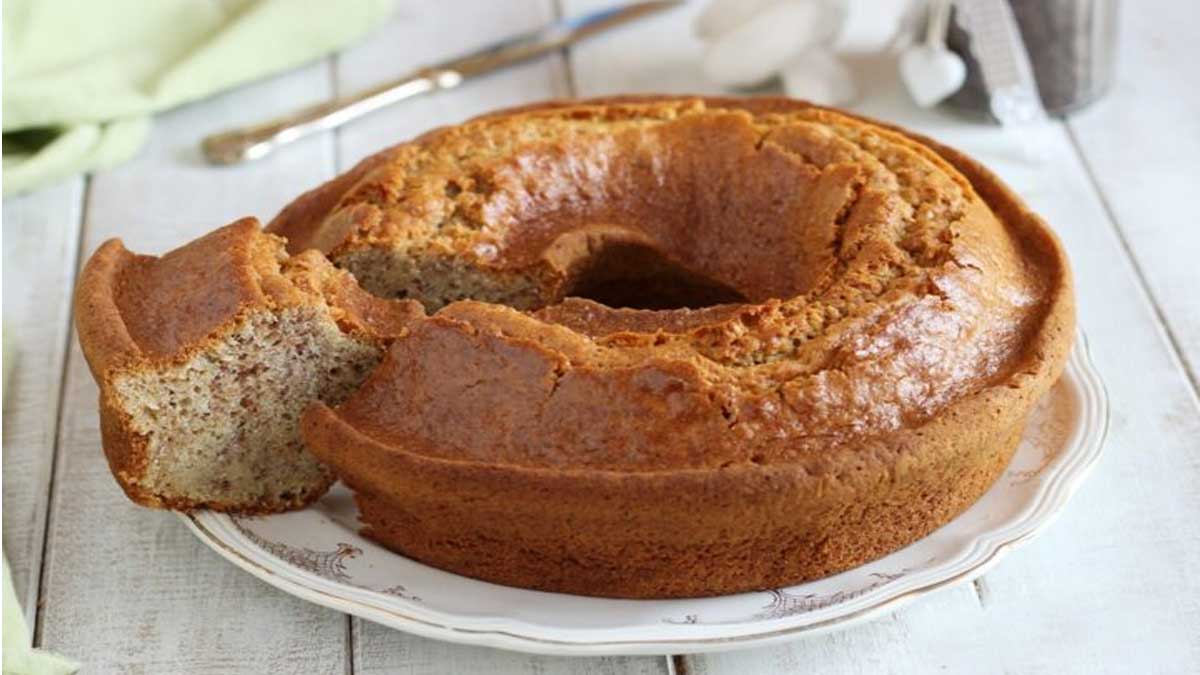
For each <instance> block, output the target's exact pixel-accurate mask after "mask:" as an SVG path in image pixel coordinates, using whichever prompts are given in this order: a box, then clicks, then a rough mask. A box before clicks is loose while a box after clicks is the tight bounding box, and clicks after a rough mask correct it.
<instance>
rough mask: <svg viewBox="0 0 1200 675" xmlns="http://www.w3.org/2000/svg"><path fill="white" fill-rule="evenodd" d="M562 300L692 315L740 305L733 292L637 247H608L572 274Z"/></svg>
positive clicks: (645, 249) (726, 286)
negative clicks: (687, 311) (690, 311)
mask: <svg viewBox="0 0 1200 675" xmlns="http://www.w3.org/2000/svg"><path fill="white" fill-rule="evenodd" d="M563 295H564V296H573V297H577V298H586V299H588V300H593V301H595V302H599V303H601V304H604V305H608V306H609V307H619V308H620V307H623V308H629V309H680V308H689V309H696V308H699V307H709V306H712V305H722V304H727V303H735V302H745V301H746V297H745V296H744V295H742V294H741V293H739V292H738V291H737V290H736V289H734V288H731V287H730V286H728V285H726V284H723V283H721V282H720V281H717V280H715V279H711V278H708V277H706V276H704V275H702V274H699V273H697V272H694V271H692V270H689V269H687V268H686V267H684V266H682V265H680V264H678V263H676V262H674V261H672V260H670V259H668V258H667V257H666V256H664V255H663V254H662V253H660V252H659V251H657V250H655V249H653V248H651V247H649V246H645V245H642V244H636V243H620V244H609V245H607V246H604V247H602V248H600V249H599V250H596V251H593V252H592V254H591V255H589V256H588V257H587V258H586V259H584V260H582V261H580V262H579V263H577V265H576V266H575V269H573V270H572V275H571V279H570V281H569V283H568V285H567V288H566V292H565V293H563Z"/></svg>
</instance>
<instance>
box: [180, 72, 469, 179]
mask: <svg viewBox="0 0 1200 675" xmlns="http://www.w3.org/2000/svg"><path fill="white" fill-rule="evenodd" d="M462 80H463V77H462V74H461V73H459V72H458V71H456V70H452V69H446V68H424V69H421V70H418V71H417V72H415V73H413V74H412V75H409V76H408V77H404V78H401V79H399V80H396V81H393V82H388V83H387V84H383V85H380V86H378V87H375V88H373V89H368V90H367V91H364V92H362V93H360V94H356V95H354V96H347V97H344V98H338V99H334V100H332V101H329V102H327V103H320V104H317V105H314V106H309V107H307V108H303V109H301V110H297V111H296V112H294V113H292V114H290V115H286V116H284V117H280V118H277V119H274V120H270V121H268V122H263V123H260V124H255V125H252V126H248V127H242V128H239V129H231V130H229V131H223V132H221V133H218V134H213V135H211V136H207V137H205V139H204V140H203V141H202V142H201V143H200V147H201V149H202V150H203V151H204V157H205V158H206V159H207V160H208V161H209V163H211V164H237V163H238V162H244V161H248V160H252V159H258V158H260V157H265V156H266V155H268V154H270V153H271V152H272V151H274V150H275V149H276V148H278V147H280V146H282V145H287V144H288V143H291V142H292V141H295V140H298V139H301V138H304V137H306V136H311V135H312V134H315V133H317V132H318V131H326V130H328V129H334V128H336V127H339V126H341V125H343V124H345V123H347V122H349V121H351V120H355V119H358V118H359V117H362V116H363V115H366V114H368V113H372V112H375V111H376V110H379V109H380V108H383V107H385V106H389V105H391V104H393V103H396V102H398V101H403V100H404V99H407V98H412V97H414V96H420V95H421V94H426V93H429V92H431V91H437V90H440V89H452V88H454V87H457V86H458V85H459V84H461V83H462Z"/></svg>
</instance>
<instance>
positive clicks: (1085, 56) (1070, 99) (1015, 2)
mask: <svg viewBox="0 0 1200 675" xmlns="http://www.w3.org/2000/svg"><path fill="white" fill-rule="evenodd" d="M1118 4H1119V3H1118V0H1009V5H1010V6H1011V7H1012V11H1013V15H1014V17H1015V18H1016V20H1017V24H1018V25H1019V27H1020V30H1021V37H1022V39H1023V40H1024V41H1025V48H1026V49H1027V50H1028V52H1029V60H1030V62H1031V64H1032V66H1033V74H1034V78H1035V79H1036V80H1037V84H1038V92H1039V94H1040V95H1041V98H1042V104H1043V105H1044V106H1045V108H1046V112H1048V113H1050V114H1051V115H1058V116H1063V115H1067V114H1069V113H1071V112H1073V111H1075V110H1078V109H1080V108H1082V107H1084V106H1086V105H1088V104H1090V103H1092V102H1093V101H1095V100H1096V99H1098V98H1100V97H1101V96H1103V95H1104V93H1105V92H1106V91H1108V88H1109V86H1110V85H1111V84H1112V80H1113V64H1114V61H1115V60H1116V58H1115V57H1116V50H1117V44H1116V43H1117V8H1118ZM970 40H971V36H970V34H969V33H968V32H967V31H965V30H963V28H962V27H961V25H959V24H958V23H957V22H954V21H952V22H951V26H950V31H949V34H948V36H947V44H948V46H949V47H950V49H952V50H954V51H955V52H957V53H958V54H959V55H960V56H962V58H963V59H964V61H966V64H967V79H966V82H965V83H964V84H963V87H962V89H960V90H959V91H958V92H957V93H955V94H954V95H953V96H951V97H950V98H949V99H947V101H946V102H947V103H949V104H950V105H953V106H956V107H960V108H965V109H968V110H972V111H977V112H979V113H982V114H985V115H989V116H990V114H991V113H990V112H988V111H989V106H988V94H987V91H986V90H985V89H984V86H983V78H982V77H981V75H980V69H979V63H978V61H976V59H975V57H974V56H973V55H972V53H971V50H970Z"/></svg>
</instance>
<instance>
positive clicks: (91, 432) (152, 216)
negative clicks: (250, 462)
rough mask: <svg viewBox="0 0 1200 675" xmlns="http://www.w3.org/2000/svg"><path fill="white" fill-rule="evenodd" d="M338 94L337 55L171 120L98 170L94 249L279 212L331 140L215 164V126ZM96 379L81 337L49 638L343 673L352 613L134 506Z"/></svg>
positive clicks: (183, 660) (142, 663) (169, 667)
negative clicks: (301, 593)
mask: <svg viewBox="0 0 1200 675" xmlns="http://www.w3.org/2000/svg"><path fill="white" fill-rule="evenodd" d="M329 94H330V71H329V65H328V63H327V62H322V63H317V64H314V65H312V66H311V67H307V68H303V69H300V70H298V71H295V72H292V73H289V74H287V75H284V76H281V77H278V78H274V79H272V80H269V81H266V82H263V83H259V84H255V85H252V86H250V87H247V88H244V89H241V90H239V91H236V92H232V93H230V94H227V95H224V96H220V97H218V98H216V99H214V100H211V101H207V102H204V103H199V104H196V105H193V106H189V107H186V108H183V109H180V110H177V111H175V112H172V113H169V114H166V115H163V116H162V117H161V118H160V119H159V120H158V122H157V124H156V128H155V129H154V132H153V134H152V136H151V139H150V143H149V146H148V147H147V148H146V149H145V151H144V152H143V153H142V154H141V156H139V157H138V158H137V159H135V160H134V161H132V162H130V163H129V164H127V165H125V166H122V167H119V168H117V169H114V170H112V171H108V172H104V173H101V174H98V175H96V176H95V177H94V178H93V179H92V185H91V193H90V198H89V200H88V208H87V211H86V213H85V214H84V222H85V228H84V250H85V252H86V253H91V251H93V250H94V249H95V248H96V246H97V245H98V244H99V243H100V242H101V241H103V240H104V239H107V238H108V237H111V236H117V235H119V236H121V237H123V238H124V239H125V240H126V243H127V244H128V246H129V247H130V248H131V249H132V250H135V251H143V252H162V251H165V250H167V249H170V248H173V247H174V246H177V245H179V244H181V243H183V242H185V241H188V240H190V239H192V238H193V237H195V236H197V235H199V234H202V233H204V232H207V231H209V230H211V229H213V228H215V227H217V226H220V225H223V224H225V223H227V222H229V221H230V220H233V219H234V218H236V217H239V216H242V215H247V214H255V215H259V216H260V217H270V216H271V215H273V214H274V212H275V211H276V210H277V209H278V208H279V207H280V206H281V205H282V204H284V203H285V202H286V201H287V200H288V199H289V198H290V197H292V196H294V195H295V194H296V193H298V192H299V191H300V190H301V188H302V187H303V186H305V185H308V184H310V183H312V182H315V181H317V180H319V179H321V178H323V177H325V176H327V175H329V174H330V173H331V172H332V147H331V144H330V142H329V139H328V138H314V139H309V140H308V141H305V142H302V143H299V144H297V145H295V146H292V147H289V148H286V149H284V150H282V151H280V152H279V153H278V154H277V155H273V156H272V157H270V158H268V159H267V160H264V161H262V162H259V163H256V164H251V165H246V166H239V167H232V168H224V169H214V168H209V167H207V166H204V165H203V164H202V162H201V160H200V156H199V153H198V150H197V146H196V144H197V141H198V140H199V139H200V137H201V136H202V135H204V134H205V133H206V132H210V131H214V130H216V129H218V128H221V127H225V126H228V125H231V124H238V123H246V122H251V121H254V120H258V119H261V118H263V117H264V116H270V115H273V114H279V113H282V112H285V111H287V110H289V109H291V108H294V107H296V106H298V105H303V104H307V103H311V102H314V101H317V100H321V99H324V98H326V97H327V96H328V95H329ZM96 395H97V392H96V386H95V384H94V383H93V382H92V378H91V375H90V374H89V373H88V371H87V367H86V364H85V363H84V360H83V358H82V356H81V354H80V352H79V350H78V345H77V344H76V343H74V341H73V349H72V351H71V353H70V357H69V362H68V371H67V384H66V391H65V398H64V410H63V419H62V423H61V427H60V432H59V433H60V444H59V445H60V448H59V455H58V466H57V471H56V476H55V486H56V488H55V491H54V496H53V499H52V504H51V508H52V511H51V523H52V531H51V532H50V536H49V540H48V545H47V551H46V562H45V564H46V573H45V588H44V592H43V596H44V597H45V600H46V604H45V608H44V610H43V619H42V644H43V645H45V646H46V647H48V648H51V649H54V650H56V651H60V652H62V653H65V654H69V655H71V656H72V657H74V658H76V659H78V660H80V661H82V662H83V663H84V664H85V667H86V668H87V670H88V672H146V673H176V672H179V673H183V672H189V673H190V672H203V673H294V672H341V671H342V670H344V669H345V667H346V662H347V654H348V649H347V640H346V634H347V622H346V620H345V618H344V617H343V616H342V615H340V614H338V613H336V612H333V611H330V610H326V609H322V608H319V607H316V606H314V605H311V604H308V603H306V602H303V601H300V600H297V599H295V598H292V597H290V596H287V595H285V594H283V593H280V592H278V591H276V590H274V589H272V588H270V587H268V586H266V585H265V584H263V583H261V582H259V581H257V580H255V579H253V578H251V577H250V576H249V575H247V574H245V573H244V572H242V571H240V570H238V569H237V568H236V567H234V566H232V565H230V564H228V563H227V562H225V561H224V560H222V559H220V558H219V557H218V556H217V555H216V554H215V553H213V552H211V551H209V550H208V549H207V548H205V547H204V545H203V544H201V543H200V542H199V541H198V540H196V539H195V538H194V537H193V536H192V535H191V534H190V533H189V532H188V531H187V530H186V528H185V527H184V525H183V524H182V522H181V521H180V520H179V519H178V518H177V517H176V516H174V515H173V514H170V513H168V512H164V511H155V510H150V509H144V508H141V507H137V506H134V505H133V504H131V503H130V502H128V501H127V500H126V499H125V497H124V495H123V494H122V493H121V491H120V489H119V488H118V487H117V485H116V483H115V481H114V480H113V479H112V477H111V476H110V475H109V472H108V468H107V465H106V463H105V460H104V457H103V454H102V452H101V449H100V437H99V433H98V421H97V416H96Z"/></svg>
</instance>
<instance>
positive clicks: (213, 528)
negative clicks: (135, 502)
mask: <svg viewBox="0 0 1200 675" xmlns="http://www.w3.org/2000/svg"><path fill="white" fill-rule="evenodd" d="M1077 338H1078V339H1077V340H1076V343H1075V347H1074V348H1073V349H1072V351H1071V355H1070V357H1069V358H1068V361H1067V366H1066V369H1065V370H1064V375H1066V374H1067V373H1068V372H1069V373H1071V375H1073V376H1074V377H1075V378H1076V379H1077V381H1078V387H1077V390H1078V393H1079V410H1078V412H1077V418H1078V419H1079V422H1078V423H1077V424H1078V426H1079V428H1080V430H1079V432H1077V437H1076V438H1075V439H1073V440H1072V441H1071V442H1070V443H1069V446H1068V447H1067V448H1065V451H1064V453H1063V455H1062V456H1061V458H1060V459H1059V460H1057V461H1055V462H1054V466H1052V467H1048V469H1049V470H1048V473H1047V475H1046V480H1045V482H1044V484H1043V485H1042V487H1041V489H1039V490H1038V491H1037V492H1036V493H1035V494H1033V495H1031V496H1030V497H1029V498H1028V500H1029V503H1028V504H1025V505H1023V507H1022V508H1021V510H1020V511H1019V513H1018V514H1017V515H1016V516H1014V517H1012V518H1011V519H1010V520H1009V521H1008V522H1005V523H1001V524H1000V525H999V526H998V527H996V528H994V529H989V530H985V531H983V532H980V533H978V534H976V535H975V537H974V539H973V541H972V542H971V543H970V544H967V545H965V546H963V547H962V548H963V552H962V553H960V554H958V555H956V556H954V557H953V558H952V559H950V560H947V561H945V562H943V563H940V564H937V565H933V566H931V567H928V568H925V569H923V570H920V571H919V572H917V573H915V574H913V575H912V576H911V578H910V579H908V580H906V581H907V583H904V584H897V585H896V586H895V587H893V586H891V585H890V584H888V583H884V584H879V585H878V586H877V587H875V588H872V589H870V590H868V591H866V592H864V593H863V594H862V597H861V598H860V600H861V601H860V602H858V603H848V604H851V605H854V604H858V605H861V606H858V607H853V608H852V607H846V608H843V610H842V611H841V612H840V613H838V611H837V607H836V606H835V607H833V611H831V612H826V614H829V615H828V616H825V617H824V618H819V616H820V615H821V612H814V614H817V615H818V616H817V617H807V616H803V615H801V616H799V617H789V618H785V619H763V620H761V621H758V622H738V623H732V624H725V625H723V626H721V630H722V631H723V633H724V634H722V635H694V636H691V637H688V636H686V635H683V636H680V637H668V638H660V639H640V640H639V639H607V638H603V637H599V636H604V635H605V634H606V633H618V634H619V633H621V632H622V631H624V632H628V631H629V630H630V628H620V627H618V628H602V629H597V628H575V629H556V630H551V629H549V628H548V627H545V626H539V625H536V624H533V623H529V622H527V621H523V620H519V619H510V618H505V617H464V616H455V615H449V614H447V613H446V612H442V611H440V610H433V609H428V608H424V607H421V606H420V605H419V603H414V602H408V603H406V604H404V605H403V606H399V605H400V604H401V602H402V601H401V600H400V599H397V598H387V596H379V594H378V593H377V592H375V593H372V592H371V591H370V590H367V589H362V588H359V587H356V586H353V585H351V584H348V583H339V582H336V581H332V580H329V579H324V578H321V577H319V576H317V575H315V574H312V573H311V572H308V571H306V570H302V569H299V568H297V567H295V566H294V565H290V564H288V563H287V562H285V561H282V560H280V559H279V558H278V557H275V556H273V555H272V554H270V553H269V552H266V551H264V550H262V549H261V547H257V546H254V545H253V544H252V543H250V542H249V539H248V538H247V537H245V535H244V534H243V533H242V532H240V531H238V526H237V525H236V524H235V523H234V521H233V520H232V519H231V518H230V517H229V516H228V515H226V514H220V513H215V512H207V511H204V512H198V513H186V514H184V513H181V514H179V515H180V517H181V518H182V519H183V520H184V522H185V523H187V525H188V527H189V529H191V530H192V532H193V533H195V534H196V536H197V537H198V538H199V539H200V540H201V541H203V542H204V543H205V544H206V545H208V546H209V547H210V548H212V549H213V550H215V551H216V552H217V553H218V554H220V555H221V556H222V557H224V558H225V559H226V560H229V561H230V562H232V563H233V564H234V565H236V566H238V567H240V568H242V569H243V570H245V571H247V572H249V573H250V574H252V575H254V576H255V577H258V578H259V579H261V580H263V581H265V582H266V583H268V584H270V585H272V586H275V587H276V588H279V589H280V590H283V591H284V592H287V593H289V594H291V595H294V596H297V597H299V598H302V599H304V600H307V601H309V602H313V603H316V604H318V605H322V606H325V607H330V608H332V609H336V610H339V611H342V612H345V613H348V614H353V615H356V616H359V617H362V618H364V619H367V620H370V621H373V622H376V623H380V624H383V625H386V626H389V627H391V628H395V629H398V630H402V631H405V632H408V633H412V634H414V635H419V636H421V637H427V638H434V639H438V640H445V641H448V642H457V643H464V644H473V645H481V646H487V647H497V648H502V649H510V650H516V651H523V652H533V653H541V654H559V655H577V656H599V655H610V654H671V653H679V652H690V653H697V652H714V651H724V650H730V649H742V648H747V647H750V646H764V645H768V644H775V643H779V642H784V641H788V640H793V639H796V638H798V637H800V636H802V635H813V634H819V633H824V632H828V631H831V630H834V629H841V628H844V627H847V626H849V625H852V624H856V623H861V622H864V621H867V620H870V619H872V618H874V617H877V616H879V615H880V614H883V613H886V612H891V611H894V610H896V609H898V608H899V607H901V606H903V605H905V604H907V603H908V602H909V601H911V600H913V599H915V598H917V597H919V596H922V595H925V594H927V593H930V592H932V591H936V590H939V589H942V588H946V587H949V586H953V585H956V584H960V583H964V582H967V581H970V580H973V579H975V578H977V577H979V576H981V575H983V574H984V573H986V572H987V571H988V570H989V569H991V568H992V567H993V566H994V565H995V564H996V563H997V562H999V560H1000V559H1001V558H1002V557H1003V556H1004V555H1006V554H1007V553H1008V552H1010V551H1012V550H1014V549H1016V548H1018V547H1020V546H1021V545H1024V544H1026V543H1028V542H1029V541H1031V540H1032V539H1033V538H1035V537H1036V536H1037V535H1038V534H1040V533H1041V532H1043V531H1044V530H1045V529H1046V528H1048V527H1049V526H1050V524H1051V523H1052V522H1053V521H1054V519H1055V517H1056V516H1057V515H1058V514H1059V513H1060V512H1061V511H1062V509H1063V507H1064V506H1065V505H1066V504H1067V502H1068V501H1069V500H1070V497H1071V496H1072V495H1073V494H1074V492H1075V491H1076V490H1077V489H1078V488H1079V486H1080V485H1081V484H1082V483H1083V481H1084V479H1085V478H1086V477H1087V475H1088V474H1089V473H1090V470H1091V469H1092V467H1094V466H1095V464H1096V462H1097V460H1098V459H1099V457H1100V455H1101V452H1102V449H1103V446H1104V441H1105V439H1106V438H1107V435H1108V428H1109V402H1108V392H1107V390H1106V388H1105V386H1104V382H1103V381H1102V380H1101V379H1100V375H1099V373H1098V372H1097V371H1096V369H1095V365H1094V364H1093V363H1092V360H1091V356H1090V352H1089V348H1088V343H1087V338H1086V336H1085V335H1084V334H1083V333H1082V331H1079V332H1078V333H1077ZM247 543H250V545H249V546H247V545H246V544H247ZM370 596H376V597H382V598H384V600H385V601H387V602H386V604H384V603H381V602H379V601H374V600H373V599H372V598H371V597H370ZM644 602H660V601H654V600H650V601H644ZM673 625H674V627H676V628H678V629H679V631H681V632H686V631H687V629H688V627H689V624H686V623H678V624H673ZM693 627H694V626H693ZM713 628H714V626H713V625H712V624H708V625H701V626H699V630H697V632H700V633H712V632H714V630H713ZM550 634H554V635H555V636H554V637H549V635H550ZM587 634H591V635H592V636H593V637H587Z"/></svg>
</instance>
